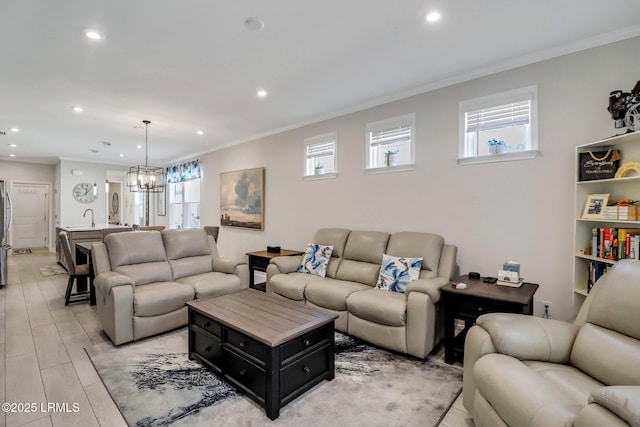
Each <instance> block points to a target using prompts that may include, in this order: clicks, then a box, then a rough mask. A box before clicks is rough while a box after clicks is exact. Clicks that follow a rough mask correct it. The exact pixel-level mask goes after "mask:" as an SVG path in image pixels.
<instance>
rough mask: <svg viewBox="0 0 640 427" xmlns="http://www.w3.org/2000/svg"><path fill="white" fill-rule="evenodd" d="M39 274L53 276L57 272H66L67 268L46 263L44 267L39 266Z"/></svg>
mask: <svg viewBox="0 0 640 427" xmlns="http://www.w3.org/2000/svg"><path fill="white" fill-rule="evenodd" d="M40 274H42V275H43V276H44V277H47V276H55V275H57V274H67V270H65V269H64V268H63V267H61V266H60V265H58V264H54V265H48V266H46V267H40Z"/></svg>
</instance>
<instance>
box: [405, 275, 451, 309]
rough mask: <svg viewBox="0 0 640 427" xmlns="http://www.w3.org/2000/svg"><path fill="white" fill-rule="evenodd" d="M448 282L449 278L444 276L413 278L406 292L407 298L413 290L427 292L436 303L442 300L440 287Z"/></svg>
mask: <svg viewBox="0 0 640 427" xmlns="http://www.w3.org/2000/svg"><path fill="white" fill-rule="evenodd" d="M447 283H449V279H446V278H444V277H434V278H433V279H418V280H413V281H411V282H409V284H408V285H407V288H406V289H405V291H404V292H405V294H406V295H407V298H408V297H409V294H410V293H411V292H421V293H423V294H427V295H429V296H430V297H431V300H432V301H433V302H434V303H436V302H438V301H440V288H441V287H442V286H443V285H446V284H447Z"/></svg>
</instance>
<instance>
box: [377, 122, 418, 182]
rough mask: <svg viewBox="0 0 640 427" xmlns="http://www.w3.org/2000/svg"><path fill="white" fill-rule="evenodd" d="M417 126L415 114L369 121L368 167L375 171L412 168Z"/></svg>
mask: <svg viewBox="0 0 640 427" xmlns="http://www.w3.org/2000/svg"><path fill="white" fill-rule="evenodd" d="M415 126H416V115H415V114H407V115H406V116H401V117H394V118H391V119H386V120H381V121H379V122H374V123H367V125H366V133H367V169H368V170H372V171H374V172H384V171H387V170H407V169H412V168H413V165H414V163H415Z"/></svg>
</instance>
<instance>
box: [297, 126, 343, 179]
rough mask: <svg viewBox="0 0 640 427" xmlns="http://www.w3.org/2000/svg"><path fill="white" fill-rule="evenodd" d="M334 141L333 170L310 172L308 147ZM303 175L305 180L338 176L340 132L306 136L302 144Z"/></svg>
mask: <svg viewBox="0 0 640 427" xmlns="http://www.w3.org/2000/svg"><path fill="white" fill-rule="evenodd" d="M330 141H333V170H334V171H333V172H329V173H323V174H321V175H316V174H315V172H313V173H310V172H309V171H308V170H307V161H308V160H309V157H308V156H307V148H308V147H309V146H313V145H320V144H325V143H327V142H330ZM302 176H303V179H305V180H317V179H331V178H336V177H337V176H338V132H329V133H325V134H322V135H316V136H312V137H309V138H305V139H304V140H303V144H302Z"/></svg>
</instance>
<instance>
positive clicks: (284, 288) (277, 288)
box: [269, 273, 328, 301]
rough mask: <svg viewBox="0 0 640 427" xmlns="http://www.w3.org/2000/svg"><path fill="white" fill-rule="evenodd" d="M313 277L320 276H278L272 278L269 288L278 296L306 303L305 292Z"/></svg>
mask: <svg viewBox="0 0 640 427" xmlns="http://www.w3.org/2000/svg"><path fill="white" fill-rule="evenodd" d="M313 277H318V276H311V275H309V274H306V273H289V274H276V275H275V276H273V277H271V279H270V281H269V286H270V287H271V289H272V290H273V292H275V293H276V294H278V295H282V296H283V297H287V298H289V299H292V300H294V301H304V290H305V288H306V287H307V284H309V282H310V281H311V280H312V279H313ZM325 280H328V279H325Z"/></svg>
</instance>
